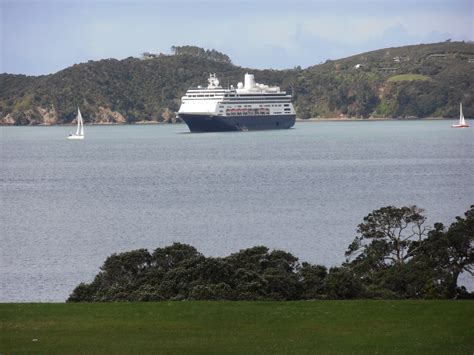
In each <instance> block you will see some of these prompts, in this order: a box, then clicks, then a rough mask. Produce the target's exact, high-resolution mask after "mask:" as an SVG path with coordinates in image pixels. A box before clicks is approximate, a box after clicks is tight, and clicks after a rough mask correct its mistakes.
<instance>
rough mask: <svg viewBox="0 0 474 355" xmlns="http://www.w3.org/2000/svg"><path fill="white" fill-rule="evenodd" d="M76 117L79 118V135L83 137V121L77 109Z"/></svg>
mask: <svg viewBox="0 0 474 355" xmlns="http://www.w3.org/2000/svg"><path fill="white" fill-rule="evenodd" d="M77 116H78V118H79V135H80V136H83V135H84V121H83V120H82V115H81V111H79V107H78V108H77Z"/></svg>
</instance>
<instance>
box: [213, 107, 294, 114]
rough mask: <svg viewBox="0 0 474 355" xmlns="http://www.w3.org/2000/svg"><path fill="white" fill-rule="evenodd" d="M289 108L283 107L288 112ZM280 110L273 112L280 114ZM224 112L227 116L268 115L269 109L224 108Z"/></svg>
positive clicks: (221, 111)
mask: <svg viewBox="0 0 474 355" xmlns="http://www.w3.org/2000/svg"><path fill="white" fill-rule="evenodd" d="M288 111H290V109H289V108H285V112H286V113H288ZM223 113H224V111H223V110H219V114H220V115H221V114H223ZM281 113H282V112H276V111H275V112H274V114H281ZM225 114H226V115H228V116H248V115H269V114H270V109H268V108H250V109H249V108H247V109H246V108H228V109H227V110H225Z"/></svg>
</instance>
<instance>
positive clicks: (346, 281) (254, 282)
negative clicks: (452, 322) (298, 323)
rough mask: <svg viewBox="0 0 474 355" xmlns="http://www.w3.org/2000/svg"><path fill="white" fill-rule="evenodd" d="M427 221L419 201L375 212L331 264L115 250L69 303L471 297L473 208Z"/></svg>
mask: <svg viewBox="0 0 474 355" xmlns="http://www.w3.org/2000/svg"><path fill="white" fill-rule="evenodd" d="M425 221H426V217H425V216H424V214H423V210H422V209H420V208H418V207H416V206H405V207H394V206H388V207H382V208H380V209H377V210H374V211H372V212H371V213H370V214H368V215H367V216H366V217H365V218H364V220H363V222H362V223H361V224H359V226H358V235H357V237H356V238H355V239H354V241H353V242H352V243H351V244H350V245H349V247H348V250H347V251H346V257H347V259H346V262H344V263H343V264H342V265H341V266H338V267H332V268H330V269H329V270H328V269H327V268H326V267H325V266H323V265H313V264H310V263H307V262H302V263H300V262H299V260H298V258H296V257H295V256H294V255H292V254H290V253H288V252H285V251H282V250H270V249H269V248H267V247H264V246H256V247H253V248H249V249H244V250H240V251H239V252H237V253H234V254H231V255H229V256H226V257H223V258H213V257H206V256H204V255H203V254H201V253H199V252H198V251H197V250H196V248H194V247H192V246H190V245H186V244H180V243H174V244H173V245H171V246H167V247H164V248H157V249H155V250H154V251H153V252H151V253H150V252H149V251H148V250H146V249H138V250H133V251H130V252H124V253H120V254H113V255H111V256H109V257H108V258H107V259H106V261H105V262H104V264H103V266H102V267H101V271H100V272H99V273H98V274H97V275H96V277H95V279H94V280H93V281H92V282H91V283H89V284H85V283H81V284H79V285H78V286H77V287H76V288H75V289H74V290H73V292H72V293H71V295H70V296H69V298H68V300H67V301H68V302H107V301H164V300H308V299H355V298H369V299H456V298H474V293H469V292H468V291H467V290H466V289H465V288H464V287H462V286H461V287H460V286H458V277H459V275H460V274H461V273H463V272H467V273H469V274H471V275H473V271H474V250H473V244H474V206H471V208H470V209H469V210H468V211H467V212H466V213H465V216H464V217H456V220H455V222H453V223H452V224H451V225H450V226H449V227H447V228H446V227H445V226H443V225H442V224H441V223H436V224H435V225H434V226H433V227H428V226H426V225H425Z"/></svg>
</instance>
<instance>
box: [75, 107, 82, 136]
mask: <svg viewBox="0 0 474 355" xmlns="http://www.w3.org/2000/svg"><path fill="white" fill-rule="evenodd" d="M81 119H82V115H81V111H80V110H79V107H78V108H77V116H76V121H77V129H76V133H75V135H76V136H78V135H79V132H80V131H81Z"/></svg>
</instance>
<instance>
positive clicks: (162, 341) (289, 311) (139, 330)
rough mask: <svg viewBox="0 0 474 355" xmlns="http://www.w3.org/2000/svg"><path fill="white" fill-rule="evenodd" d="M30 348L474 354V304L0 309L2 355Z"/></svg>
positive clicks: (315, 303) (17, 306)
mask: <svg viewBox="0 0 474 355" xmlns="http://www.w3.org/2000/svg"><path fill="white" fill-rule="evenodd" d="M33 339H37V341H33ZM26 352H29V353H58V354H69V353H114V354H121V353H165V354H171V353H180V354H181V353H201V354H208V353H215V354H223V353H236V354H248V353H269V354H270V353H271V354H274V353H325V354H327V353H340V352H345V353H353V354H356V353H357V354H366V353H379V354H386V353H398V354H409V353H410V354H420V353H425V354H473V352H474V302H473V301H301V302H162V303H82V304H54V303H53V304H48V303H43V304H41V303H36V304H0V353H1V354H14V353H26Z"/></svg>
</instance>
